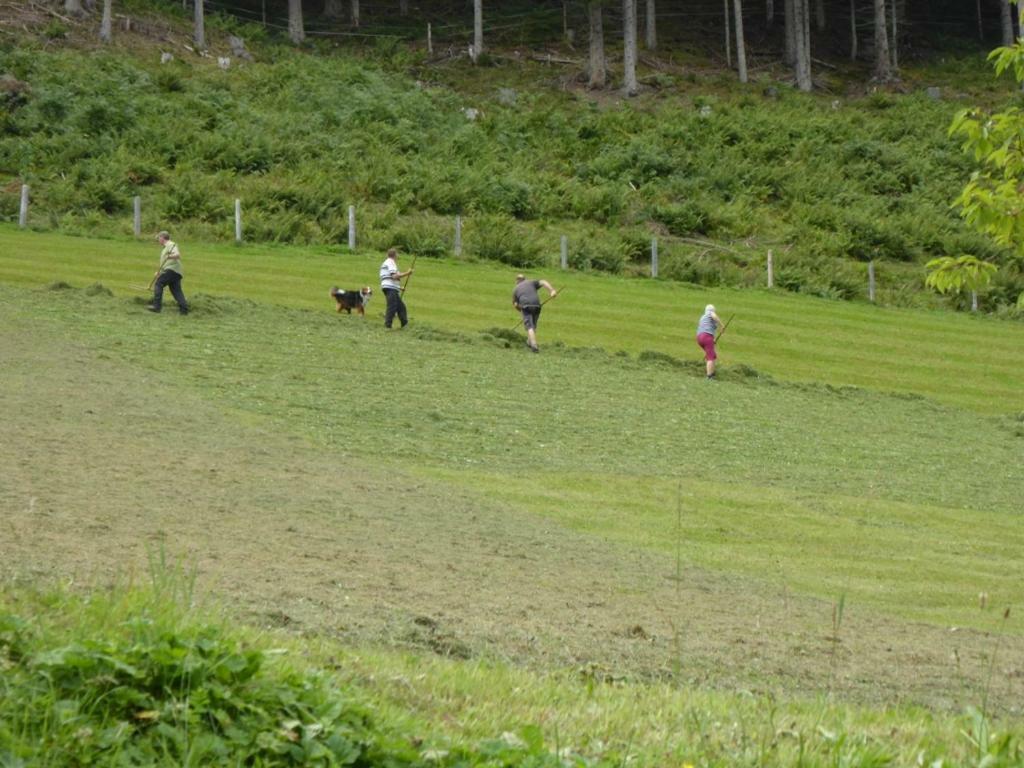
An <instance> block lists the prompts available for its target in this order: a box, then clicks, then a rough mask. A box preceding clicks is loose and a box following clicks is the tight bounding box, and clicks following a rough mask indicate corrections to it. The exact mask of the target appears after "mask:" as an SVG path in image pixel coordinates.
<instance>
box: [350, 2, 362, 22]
mask: <svg viewBox="0 0 1024 768" xmlns="http://www.w3.org/2000/svg"><path fill="white" fill-rule="evenodd" d="M360 22H361V17H360V14H359V0H352V26H353V27H357V28H358V27H359V24H360Z"/></svg>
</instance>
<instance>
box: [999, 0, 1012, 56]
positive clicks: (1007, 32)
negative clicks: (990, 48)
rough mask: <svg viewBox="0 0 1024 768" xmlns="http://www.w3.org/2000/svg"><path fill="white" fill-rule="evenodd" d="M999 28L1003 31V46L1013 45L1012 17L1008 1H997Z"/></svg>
mask: <svg viewBox="0 0 1024 768" xmlns="http://www.w3.org/2000/svg"><path fill="white" fill-rule="evenodd" d="M999 20H1000V22H1001V24H1000V28H1001V29H1002V31H1003V45H1004V46H1006V45H1013V16H1012V13H1011V11H1010V0H999Z"/></svg>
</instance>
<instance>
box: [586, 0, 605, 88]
mask: <svg viewBox="0 0 1024 768" xmlns="http://www.w3.org/2000/svg"><path fill="white" fill-rule="evenodd" d="M601 15H602V14H601V3H600V0H591V3H590V4H589V5H588V6H587V20H588V21H589V27H590V82H589V83H588V85H589V86H590V87H591V88H604V87H605V84H606V83H607V82H608V62H607V60H606V59H605V56H604V22H603V20H602V18H601Z"/></svg>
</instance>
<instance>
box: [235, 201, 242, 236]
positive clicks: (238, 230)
mask: <svg viewBox="0 0 1024 768" xmlns="http://www.w3.org/2000/svg"><path fill="white" fill-rule="evenodd" d="M235 242H236V243H240V242H242V201H241V200H240V199H239V198H237V197H236V198H235Z"/></svg>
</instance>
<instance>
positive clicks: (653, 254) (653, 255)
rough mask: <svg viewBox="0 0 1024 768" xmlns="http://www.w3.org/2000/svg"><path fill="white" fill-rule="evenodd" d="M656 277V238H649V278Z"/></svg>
mask: <svg viewBox="0 0 1024 768" xmlns="http://www.w3.org/2000/svg"><path fill="white" fill-rule="evenodd" d="M657 276H658V238H656V237H652V238H651V277H657Z"/></svg>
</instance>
